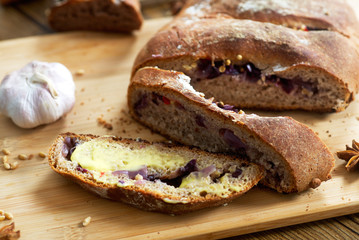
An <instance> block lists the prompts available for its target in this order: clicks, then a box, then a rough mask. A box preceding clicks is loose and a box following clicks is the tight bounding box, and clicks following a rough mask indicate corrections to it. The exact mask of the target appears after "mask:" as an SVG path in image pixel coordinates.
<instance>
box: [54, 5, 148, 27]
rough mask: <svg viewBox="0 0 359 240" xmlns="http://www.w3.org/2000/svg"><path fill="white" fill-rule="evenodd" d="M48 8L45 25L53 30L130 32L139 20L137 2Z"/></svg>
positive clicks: (140, 21)
mask: <svg viewBox="0 0 359 240" xmlns="http://www.w3.org/2000/svg"><path fill="white" fill-rule="evenodd" d="M55 2H56V4H55V5H54V6H53V7H52V8H51V9H50V11H49V15H48V22H49V24H50V26H51V27H52V28H53V29H54V30H56V31H71V30H92V31H111V32H132V31H134V30H138V29H140V27H141V25H142V22H143V18H142V14H141V10H140V3H139V1H138V0H122V1H118V3H117V2H116V0H65V1H63V2H61V3H58V1H55Z"/></svg>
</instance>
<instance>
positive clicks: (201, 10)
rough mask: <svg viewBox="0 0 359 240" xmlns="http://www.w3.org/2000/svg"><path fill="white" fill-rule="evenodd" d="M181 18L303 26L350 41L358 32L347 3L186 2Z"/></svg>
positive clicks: (268, 0) (293, 0)
mask: <svg viewBox="0 0 359 240" xmlns="http://www.w3.org/2000/svg"><path fill="white" fill-rule="evenodd" d="M178 17H181V18H184V17H188V18H193V17H198V18H220V17H224V18H225V17H230V18H235V19H251V20H254V21H259V22H269V23H273V24H277V25H284V26H287V27H290V28H301V27H303V25H304V26H305V27H306V28H307V29H309V30H310V29H314V30H316V29H317V30H329V31H335V32H338V33H341V34H343V35H344V36H346V37H348V38H351V37H353V36H355V37H357V36H358V35H357V34H358V32H359V29H358V27H359V24H358V20H357V19H356V17H355V13H354V11H353V9H352V8H351V7H350V6H349V5H348V4H347V2H346V1H345V0H331V1H326V0H315V1H313V0H290V1H283V0H257V1H252V0H213V1H202V0H187V1H186V4H185V5H184V6H183V8H182V11H181V12H180V13H179V14H178ZM355 40H356V39H355Z"/></svg>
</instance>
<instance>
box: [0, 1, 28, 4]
mask: <svg viewBox="0 0 359 240" xmlns="http://www.w3.org/2000/svg"><path fill="white" fill-rule="evenodd" d="M21 1H24V0H0V4H1V5H10V4H13V3H17V2H21Z"/></svg>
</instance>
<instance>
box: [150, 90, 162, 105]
mask: <svg viewBox="0 0 359 240" xmlns="http://www.w3.org/2000/svg"><path fill="white" fill-rule="evenodd" d="M161 99H162V96H161V95H159V94H157V93H154V92H153V93H152V102H153V103H154V104H156V105H158V104H159V103H158V100H161Z"/></svg>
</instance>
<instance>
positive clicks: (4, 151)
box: [1, 148, 10, 155]
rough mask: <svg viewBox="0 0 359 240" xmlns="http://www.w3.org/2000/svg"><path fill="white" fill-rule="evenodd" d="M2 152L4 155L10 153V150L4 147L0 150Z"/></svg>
mask: <svg viewBox="0 0 359 240" xmlns="http://www.w3.org/2000/svg"><path fill="white" fill-rule="evenodd" d="M1 151H2V153H3V154H5V155H10V151H9V150H7V149H6V148H4V149H3V150H1Z"/></svg>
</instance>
